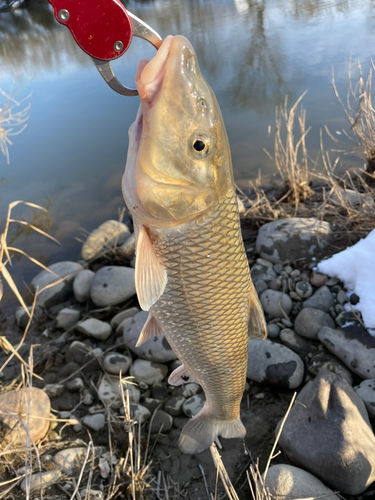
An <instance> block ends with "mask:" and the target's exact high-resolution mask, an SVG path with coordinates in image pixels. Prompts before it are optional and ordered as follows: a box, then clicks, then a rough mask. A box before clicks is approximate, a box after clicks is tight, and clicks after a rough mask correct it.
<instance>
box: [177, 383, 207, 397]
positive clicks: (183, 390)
mask: <svg viewBox="0 0 375 500" xmlns="http://www.w3.org/2000/svg"><path fill="white" fill-rule="evenodd" d="M201 391H202V388H201V386H200V385H199V384H196V383H194V382H190V383H189V384H183V385H180V387H176V388H175V389H174V390H173V392H172V396H182V397H183V398H185V399H187V398H190V397H191V396H195V394H198V393H199V392H201Z"/></svg>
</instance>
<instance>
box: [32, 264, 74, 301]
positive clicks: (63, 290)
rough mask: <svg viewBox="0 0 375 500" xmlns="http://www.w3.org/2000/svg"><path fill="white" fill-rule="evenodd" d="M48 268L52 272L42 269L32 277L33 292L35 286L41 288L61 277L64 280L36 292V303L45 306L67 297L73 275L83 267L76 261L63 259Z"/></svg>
mask: <svg viewBox="0 0 375 500" xmlns="http://www.w3.org/2000/svg"><path fill="white" fill-rule="evenodd" d="M48 269H49V270H50V271H52V272H48V271H45V270H43V271H41V272H40V273H39V274H37V275H36V276H35V277H34V278H33V279H32V281H31V289H32V291H33V292H35V290H36V289H37V288H38V290H41V289H42V288H44V287H45V286H47V285H51V284H52V283H55V282H56V281H60V280H61V278H65V280H64V281H62V282H61V283H58V284H57V285H54V286H51V287H50V288H47V289H46V290H44V291H43V292H41V293H39V294H38V298H37V301H36V303H37V305H38V306H40V307H47V308H48V307H51V306H54V305H56V304H60V303H61V302H64V301H65V300H67V299H68V297H69V294H70V292H71V291H72V286H73V280H74V277H75V276H76V274H78V273H79V271H82V269H83V267H82V266H81V265H80V264H77V262H70V261H63V262H57V263H56V264H52V265H51V266H49V267H48Z"/></svg>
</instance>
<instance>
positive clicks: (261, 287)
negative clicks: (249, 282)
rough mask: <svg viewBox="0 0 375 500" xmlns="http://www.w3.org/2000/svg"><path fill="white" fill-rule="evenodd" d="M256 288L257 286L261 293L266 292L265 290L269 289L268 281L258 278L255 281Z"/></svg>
mask: <svg viewBox="0 0 375 500" xmlns="http://www.w3.org/2000/svg"><path fill="white" fill-rule="evenodd" d="M255 288H256V291H257V292H258V294H259V295H260V294H261V293H262V292H264V290H267V288H268V286H267V283H266V282H265V281H263V280H258V281H256V283H255Z"/></svg>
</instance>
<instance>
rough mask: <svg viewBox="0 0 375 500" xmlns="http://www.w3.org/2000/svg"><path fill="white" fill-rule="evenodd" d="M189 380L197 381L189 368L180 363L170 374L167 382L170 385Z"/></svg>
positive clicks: (184, 382) (185, 382)
mask: <svg viewBox="0 0 375 500" xmlns="http://www.w3.org/2000/svg"><path fill="white" fill-rule="evenodd" d="M188 382H189V383H190V382H197V381H196V380H195V378H194V377H193V375H192V374H191V373H190V370H188V368H186V366H184V365H181V366H179V367H178V368H176V369H175V370H174V371H173V372H172V373H171V374H170V375H169V379H168V384H170V385H182V384H187V383H188Z"/></svg>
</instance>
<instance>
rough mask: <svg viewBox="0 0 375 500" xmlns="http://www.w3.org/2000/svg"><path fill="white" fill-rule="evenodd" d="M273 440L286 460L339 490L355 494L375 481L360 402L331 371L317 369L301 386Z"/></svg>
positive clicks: (374, 448) (374, 441) (374, 447)
mask: <svg viewBox="0 0 375 500" xmlns="http://www.w3.org/2000/svg"><path fill="white" fill-rule="evenodd" d="M279 426H280V423H279ZM279 426H278V428H279ZM277 430H278V429H277ZM279 443H280V446H281V447H282V448H283V450H284V451H285V453H286V454H287V455H288V457H289V459H290V460H291V461H292V462H294V463H295V464H296V465H298V466H300V467H302V468H304V469H307V470H308V471H310V472H311V473H312V474H314V475H315V476H317V477H318V478H320V479H321V480H322V481H324V482H325V483H326V484H327V485H328V486H330V487H331V488H333V489H335V490H339V491H340V492H341V493H344V494H348V495H359V494H360V493H362V492H363V491H364V490H365V489H366V488H367V487H368V486H369V485H370V484H371V483H372V482H373V481H374V480H375V436H374V434H373V432H372V429H371V426H370V421H369V418H368V415H367V411H366V408H365V405H364V403H363V402H362V400H361V399H360V398H359V397H358V396H357V395H356V393H355V392H354V390H353V389H352V388H351V387H350V386H349V384H348V383H347V382H346V381H345V380H344V379H343V378H341V377H340V376H338V375H335V374H334V373H330V372H322V373H320V374H319V375H318V376H317V377H316V378H315V379H314V381H313V382H309V383H308V384H307V385H306V386H305V387H304V388H303V389H302V391H301V392H300V394H299V395H298V398H297V403H296V404H295V405H294V406H293V408H292V409H291V411H290V413H289V416H288V418H287V419H286V421H285V425H284V428H283V431H282V433H281V436H280V441H279Z"/></svg>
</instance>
